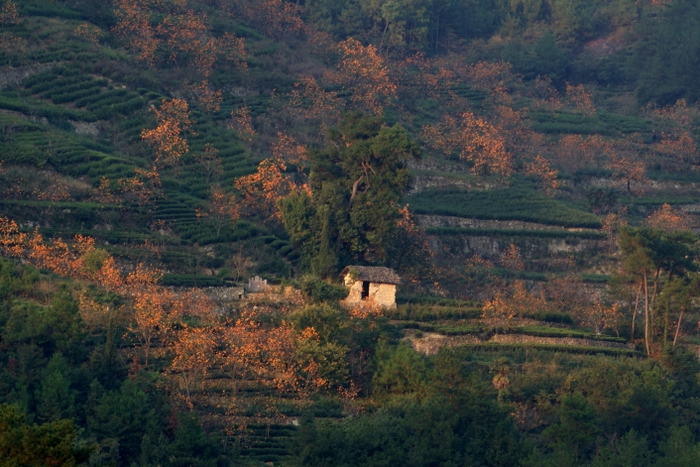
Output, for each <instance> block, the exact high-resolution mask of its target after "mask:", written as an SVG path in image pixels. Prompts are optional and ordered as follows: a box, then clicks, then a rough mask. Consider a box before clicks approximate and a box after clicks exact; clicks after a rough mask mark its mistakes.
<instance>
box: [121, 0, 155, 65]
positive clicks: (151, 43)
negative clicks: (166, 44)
mask: <svg viewBox="0 0 700 467" xmlns="http://www.w3.org/2000/svg"><path fill="white" fill-rule="evenodd" d="M151 14H152V13H151V11H150V10H149V9H148V8H147V6H145V5H144V3H143V2H140V1H138V0H116V2H115V10H114V15H115V16H116V19H117V24H116V25H115V26H114V27H113V28H112V31H113V32H114V34H115V35H117V36H118V37H121V38H122V39H124V40H125V41H126V45H127V48H128V49H130V50H131V51H133V52H134V53H135V54H136V58H137V59H138V60H141V61H144V62H146V63H148V64H149V65H153V64H155V62H156V59H157V57H156V50H157V49H158V46H159V42H160V41H159V39H158V38H157V37H156V35H155V31H154V30H153V28H152V27H151Z"/></svg>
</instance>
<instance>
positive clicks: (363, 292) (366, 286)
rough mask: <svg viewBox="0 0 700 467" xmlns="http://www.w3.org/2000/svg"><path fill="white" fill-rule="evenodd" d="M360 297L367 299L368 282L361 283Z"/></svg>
mask: <svg viewBox="0 0 700 467" xmlns="http://www.w3.org/2000/svg"><path fill="white" fill-rule="evenodd" d="M360 297H361V298H367V297H369V281H362V295H361V296H360Z"/></svg>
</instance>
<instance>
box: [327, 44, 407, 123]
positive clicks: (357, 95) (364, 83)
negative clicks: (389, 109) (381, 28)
mask: <svg viewBox="0 0 700 467" xmlns="http://www.w3.org/2000/svg"><path fill="white" fill-rule="evenodd" d="M339 48H340V53H341V59H340V63H339V64H338V66H337V67H336V69H334V70H333V71H331V72H329V73H328V75H327V77H328V78H329V80H330V81H331V82H333V83H335V84H337V85H339V86H342V87H343V89H344V90H347V91H349V92H350V93H351V97H350V100H351V101H352V103H353V104H354V105H355V106H357V108H359V109H361V110H369V111H371V112H372V113H374V114H376V115H379V114H381V113H382V110H383V106H384V105H385V104H384V103H385V102H386V101H387V99H389V98H392V97H394V95H395V94H396V84H394V83H393V82H392V80H391V78H390V77H389V69H388V67H387V65H386V64H385V63H384V60H383V59H382V58H381V57H380V56H379V55H378V53H377V49H376V48H375V47H374V46H373V45H368V46H366V47H365V46H363V45H362V43H360V41H358V40H356V39H353V38H349V39H346V40H345V41H343V42H341V43H340V44H339Z"/></svg>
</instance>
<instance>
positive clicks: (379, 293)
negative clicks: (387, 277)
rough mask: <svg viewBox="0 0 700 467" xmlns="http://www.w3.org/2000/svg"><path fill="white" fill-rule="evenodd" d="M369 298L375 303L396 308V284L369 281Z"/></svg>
mask: <svg viewBox="0 0 700 467" xmlns="http://www.w3.org/2000/svg"><path fill="white" fill-rule="evenodd" d="M360 286H361V284H360ZM369 298H370V300H373V301H374V302H375V303H376V304H377V305H380V306H384V307H387V308H396V286H395V285H394V284H374V283H370V284H369Z"/></svg>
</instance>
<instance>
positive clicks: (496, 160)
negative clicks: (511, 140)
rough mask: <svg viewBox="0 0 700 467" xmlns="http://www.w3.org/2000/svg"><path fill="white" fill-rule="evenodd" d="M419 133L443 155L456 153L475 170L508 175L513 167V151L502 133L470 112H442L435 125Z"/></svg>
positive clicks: (476, 172)
mask: <svg viewBox="0 0 700 467" xmlns="http://www.w3.org/2000/svg"><path fill="white" fill-rule="evenodd" d="M423 136H424V138H425V139H426V141H427V142H428V144H430V145H431V146H432V147H434V148H435V149H438V150H440V151H442V152H443V153H445V154H446V155H452V154H455V153H456V154H457V155H458V156H459V157H460V158H461V159H464V160H466V161H469V162H470V163H471V165H472V172H474V173H475V174H479V175H482V174H487V173H497V174H499V175H501V176H502V177H504V178H508V177H510V175H511V174H512V173H513V171H514V165H513V155H512V153H511V152H510V151H509V150H508V148H507V147H506V142H505V137H504V134H503V133H502V132H501V131H500V129H499V128H497V127H496V126H494V125H493V124H491V123H489V122H488V121H487V120H486V119H484V118H482V117H477V116H476V115H474V114H473V113H471V112H465V113H463V114H462V115H460V116H459V117H458V118H455V117H453V116H451V115H446V116H444V117H443V120H442V122H440V123H439V124H438V125H435V126H426V127H425V128H424V129H423Z"/></svg>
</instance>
